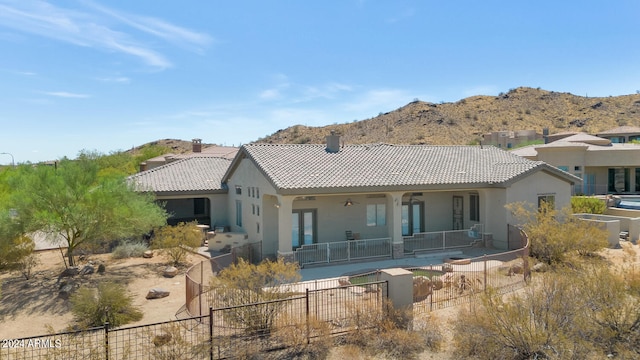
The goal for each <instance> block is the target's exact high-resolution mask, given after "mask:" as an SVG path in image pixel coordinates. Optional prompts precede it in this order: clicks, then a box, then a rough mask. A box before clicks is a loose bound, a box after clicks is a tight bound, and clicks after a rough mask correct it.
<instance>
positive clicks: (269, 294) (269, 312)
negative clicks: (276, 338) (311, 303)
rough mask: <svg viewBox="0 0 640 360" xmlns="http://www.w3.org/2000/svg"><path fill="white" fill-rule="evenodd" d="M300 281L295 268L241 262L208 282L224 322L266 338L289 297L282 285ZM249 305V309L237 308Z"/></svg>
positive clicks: (283, 264)
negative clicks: (221, 308)
mask: <svg viewBox="0 0 640 360" xmlns="http://www.w3.org/2000/svg"><path fill="white" fill-rule="evenodd" d="M299 279H300V274H299V272H298V265H297V264H296V263H285V262H284V261H283V260H281V259H279V260H277V261H268V260H267V261H263V262H261V263H260V264H258V265H254V264H251V263H249V262H247V261H245V260H243V259H240V260H239V261H238V263H237V264H234V265H231V266H230V267H228V268H226V269H224V270H223V271H221V272H220V273H219V274H218V275H217V276H215V277H213V278H212V279H211V283H210V285H211V288H212V289H213V290H212V294H213V301H214V302H215V306H216V307H229V308H230V309H229V310H225V311H224V313H223V314H224V315H223V316H224V318H225V320H226V321H229V322H230V323H232V324H234V325H235V326H239V327H241V328H243V329H245V332H246V333H247V334H250V335H258V334H260V335H266V334H269V333H270V332H271V330H272V329H273V326H274V323H275V319H276V318H277V316H278V315H279V314H280V311H281V310H282V307H283V306H284V303H283V302H277V301H272V300H280V299H284V298H287V297H289V296H290V295H291V294H290V293H289V291H287V289H286V287H282V285H284V284H288V283H292V282H295V281H298V280H299ZM245 304H252V305H250V306H240V305H245Z"/></svg>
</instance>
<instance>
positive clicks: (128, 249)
mask: <svg viewBox="0 0 640 360" xmlns="http://www.w3.org/2000/svg"><path fill="white" fill-rule="evenodd" d="M148 249H149V247H148V246H147V244H145V243H144V242H142V241H130V240H124V241H123V242H122V243H121V244H120V245H118V246H116V248H115V249H113V251H112V252H111V257H113V258H114V259H125V258H131V257H141V256H142V254H144V252H145V251H147V250H148Z"/></svg>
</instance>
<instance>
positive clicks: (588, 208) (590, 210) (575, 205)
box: [571, 196, 607, 214]
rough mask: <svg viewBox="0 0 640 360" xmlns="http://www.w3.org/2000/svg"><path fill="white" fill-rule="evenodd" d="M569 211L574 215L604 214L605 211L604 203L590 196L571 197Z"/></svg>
mask: <svg viewBox="0 0 640 360" xmlns="http://www.w3.org/2000/svg"><path fill="white" fill-rule="evenodd" d="M571 210H572V211H573V213H574V214H585V213H586V214H604V212H605V211H606V210H607V205H606V203H605V201H603V200H601V199H598V198H595V197H590V196H573V197H571Z"/></svg>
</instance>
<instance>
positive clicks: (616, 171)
mask: <svg viewBox="0 0 640 360" xmlns="http://www.w3.org/2000/svg"><path fill="white" fill-rule="evenodd" d="M630 177H631V171H630V169H628V168H627V169H623V168H609V184H608V191H609V192H611V193H621V192H628V191H629V189H630Z"/></svg>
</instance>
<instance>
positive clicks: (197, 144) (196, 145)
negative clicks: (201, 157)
mask: <svg viewBox="0 0 640 360" xmlns="http://www.w3.org/2000/svg"><path fill="white" fill-rule="evenodd" d="M191 144H192V145H193V146H192V147H193V152H194V153H199V152H202V139H193V140H191Z"/></svg>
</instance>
